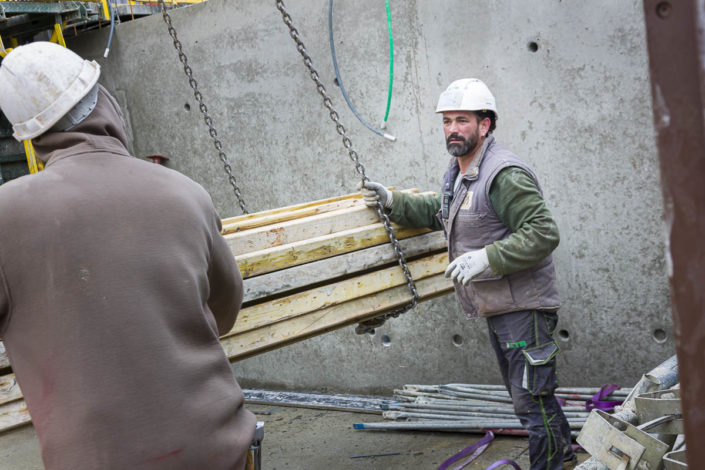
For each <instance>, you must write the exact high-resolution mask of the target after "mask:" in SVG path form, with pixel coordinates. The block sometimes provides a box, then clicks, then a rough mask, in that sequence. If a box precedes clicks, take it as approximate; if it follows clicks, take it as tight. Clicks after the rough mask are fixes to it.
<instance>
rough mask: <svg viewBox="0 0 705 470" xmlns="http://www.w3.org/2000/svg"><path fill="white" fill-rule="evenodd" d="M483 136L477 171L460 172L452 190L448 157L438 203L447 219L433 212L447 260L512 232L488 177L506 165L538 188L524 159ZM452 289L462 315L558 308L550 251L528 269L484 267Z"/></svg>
mask: <svg viewBox="0 0 705 470" xmlns="http://www.w3.org/2000/svg"><path fill="white" fill-rule="evenodd" d="M487 139H488V140H489V141H488V142H487V145H486V150H485V152H484V154H483V155H481V156H480V157H481V158H482V160H481V161H480V165H479V167H478V168H477V171H470V172H469V173H470V174H466V175H464V176H463V179H462V181H461V182H460V184H459V185H458V187H457V189H455V191H453V185H454V183H455V179H456V178H457V175H458V172H459V167H458V162H457V159H456V158H452V159H451V163H450V166H449V167H448V170H447V171H446V173H445V175H444V177H443V188H442V191H443V195H444V198H445V201H444V204H443V205H445V206H446V207H445V210H446V211H448V214H447V215H448V217H447V218H443V217H442V216H441V213H442V212H443V210H444V209H443V208H442V209H441V212H439V214H438V215H439V218H440V219H441V221H442V222H443V225H444V229H445V233H446V237H447V238H448V255H449V257H450V260H451V261H452V260H454V259H455V258H456V257H458V256H460V255H462V254H464V253H467V252H468V251H473V250H479V249H481V248H484V247H485V246H486V245H490V244H492V243H494V242H496V241H498V240H503V239H505V238H507V237H509V236H510V235H511V234H512V232H511V231H510V230H509V228H508V227H507V226H506V225H504V223H503V222H502V221H501V220H500V219H499V217H498V216H497V213H496V212H495V211H494V208H493V207H492V202H491V201H490V187H491V185H492V181H493V180H494V178H495V177H496V176H497V174H498V173H499V172H500V171H501V170H503V169H504V168H507V167H510V166H516V167H519V168H521V169H523V170H525V171H526V172H527V173H528V174H529V175H531V177H532V178H533V180H534V182H535V183H536V186H537V187H538V189H539V192H541V187H540V186H539V183H538V179H537V178H536V175H535V174H534V172H533V171H531V169H530V168H529V167H528V166H526V164H525V163H524V162H522V161H521V160H519V158H518V157H517V156H516V155H514V154H513V153H512V152H510V151H509V150H507V149H506V148H504V147H503V146H502V145H500V144H498V143H497V142H496V141H495V140H494V137H493V136H491V135H490V136H488V137H487ZM451 193H452V199H451ZM541 194H543V193H541ZM455 292H456V294H457V296H458V300H459V301H460V304H461V306H462V307H463V310H464V311H465V314H466V315H467V317H468V318H474V317H478V316H480V317H489V316H493V315H499V314H502V313H508V312H515V311H520V310H546V311H556V310H558V307H560V298H559V296H558V290H557V289H556V273H555V269H554V267H553V259H552V257H551V255H548V256H547V257H546V258H544V259H543V260H541V261H540V262H539V263H537V264H536V265H535V266H533V267H531V268H528V269H525V270H523V271H519V272H516V273H514V274H509V275H506V276H496V275H493V274H492V271H491V270H490V269H489V268H488V269H486V270H485V272H483V273H482V274H480V275H479V276H478V277H476V278H475V279H473V280H472V281H470V283H469V284H468V285H467V286H463V285H462V284H459V283H457V282H456V283H455Z"/></svg>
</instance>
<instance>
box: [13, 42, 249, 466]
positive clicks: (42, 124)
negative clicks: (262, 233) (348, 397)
mask: <svg viewBox="0 0 705 470" xmlns="http://www.w3.org/2000/svg"><path fill="white" fill-rule="evenodd" d="M99 76H100V67H99V66H98V64H97V63H96V62H93V61H89V60H84V59H82V58H81V57H79V56H78V55H76V54H75V53H74V52H72V51H70V50H69V49H66V48H64V47H61V46H59V45H56V44H53V43H48V42H35V43H31V44H28V45H23V46H19V47H16V48H14V49H13V50H12V51H11V52H10V53H9V54H7V56H6V57H5V58H4V59H3V60H2V63H1V64H0V109H1V110H2V112H3V113H4V114H5V116H6V117H7V118H8V120H9V121H10V122H11V124H12V126H13V130H14V136H15V138H16V139H18V140H24V139H33V144H34V148H35V150H36V154H37V157H38V158H39V159H41V160H42V161H43V162H44V164H45V169H44V170H43V171H40V172H38V173H35V174H32V175H26V176H22V177H20V178H17V179H15V180H13V181H10V182H8V183H5V184H3V185H2V186H0V214H2V223H1V224H0V240H2V243H0V338H1V339H2V340H3V341H4V344H5V347H6V349H7V353H8V356H9V358H10V361H11V364H12V368H13V371H14V373H15V375H16V377H17V382H18V383H19V385H20V387H21V389H22V393H23V395H24V399H25V401H26V403H27V407H28V409H29V413H30V415H31V418H32V421H33V423H34V428H35V429H36V432H37V436H38V439H39V445H40V449H41V455H42V460H43V462H44V465H45V468H47V469H49V470H52V469H76V470H80V469H86V470H88V469H90V470H93V469H132V468H134V469H137V468H139V469H145V470H147V469H154V470H156V469H170V470H171V469H183V470H186V469H189V470H190V469H196V468H199V469H200V468H203V469H206V468H207V469H222V470H225V469H243V468H244V466H245V461H246V454H247V450H248V447H249V445H250V443H251V442H252V438H253V435H254V433H255V417H254V415H253V414H252V413H251V412H249V411H247V410H246V409H245V408H243V402H244V396H243V393H242V390H241V389H240V387H239V386H238V384H237V382H236V380H235V377H234V376H233V372H232V369H231V367H230V363H229V361H228V359H227V357H226V355H225V353H224V351H223V348H222V347H221V345H220V343H219V341H218V336H219V335H222V334H224V333H227V332H228V331H230V329H231V328H232V326H233V324H234V322H235V318H236V316H237V313H238V311H239V308H240V305H241V302H242V277H241V275H240V272H239V270H238V267H237V264H236V263H235V260H234V258H233V256H232V253H231V252H230V250H229V249H228V247H227V245H226V243H225V241H224V239H223V237H222V236H221V235H220V228H221V226H220V219H219V217H218V215H217V214H216V211H215V208H214V207H213V203H212V201H211V199H210V197H209V195H208V193H207V192H206V191H205V190H204V189H203V188H202V187H201V186H200V185H198V184H196V183H195V182H193V181H192V180H190V179H189V178H187V177H186V176H184V175H182V174H180V173H178V172H176V171H174V170H171V169H168V168H166V167H164V166H162V165H155V164H153V163H151V162H147V161H145V160H142V159H137V158H134V157H133V156H131V155H130V153H129V152H128V150H127V145H128V142H127V135H126V132H125V127H124V122H123V116H122V113H121V111H120V108H119V106H118V104H117V102H116V101H115V99H114V98H113V97H112V96H111V95H110V94H109V93H108V92H107V90H106V89H105V88H104V87H103V86H102V85H99V84H98V78H99Z"/></svg>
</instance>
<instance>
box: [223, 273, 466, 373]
mask: <svg viewBox="0 0 705 470" xmlns="http://www.w3.org/2000/svg"><path fill="white" fill-rule="evenodd" d="M416 289H417V291H418V293H419V299H420V300H427V299H430V298H432V297H436V296H439V295H442V294H445V293H448V292H450V291H451V290H452V289H453V284H452V283H451V282H450V281H449V280H448V279H446V278H445V277H444V275H443V274H437V275H435V276H431V277H428V278H426V279H421V280H420V281H418V282H417V283H416ZM410 298H411V294H410V293H409V289H408V288H407V286H406V285H403V286H398V287H394V288H392V289H388V290H386V291H382V292H378V293H376V294H374V295H369V296H366V297H361V298H359V299H355V300H351V301H349V302H344V303H342V304H338V305H333V306H331V307H328V308H324V309H320V310H316V311H313V312H310V313H307V314H305V315H299V316H297V317H294V318H290V319H288V320H285V321H282V322H278V323H274V324H271V325H267V326H264V327H262V328H257V329H255V330H250V331H247V332H244V333H241V334H236V335H233V336H229V337H227V338H222V339H221V340H220V343H221V345H222V346H223V348H224V349H225V352H226V354H227V356H228V357H229V358H230V360H232V361H234V360H239V359H245V358H247V357H250V356H254V355H256V354H261V353H264V352H267V351H270V350H272V349H276V348H280V347H283V346H286V345H287V344H291V343H295V342H297V341H301V340H304V339H307V338H310V337H312V336H317V335H320V334H323V333H326V332H328V331H332V330H335V329H338V328H342V327H344V326H346V325H350V324H353V323H356V322H359V321H361V320H365V319H368V318H372V317H375V316H378V315H380V314H382V313H384V312H387V311H390V310H392V309H394V308H399V307H403V306H404V305H406V304H408V302H409V301H410ZM407 314H408V315H413V313H411V312H409V313H407Z"/></svg>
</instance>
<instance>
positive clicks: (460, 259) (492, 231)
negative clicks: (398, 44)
mask: <svg viewBox="0 0 705 470" xmlns="http://www.w3.org/2000/svg"><path fill="white" fill-rule="evenodd" d="M436 113H439V114H442V116H443V130H444V134H445V139H446V148H447V150H448V153H450V154H451V156H452V158H451V159H450V163H449V166H448V169H447V170H446V173H445V175H444V177H443V186H442V188H441V191H440V194H438V195H424V194H411V193H404V192H400V191H390V190H388V189H386V188H385V186H384V185H382V184H380V183H376V182H366V183H365V184H364V186H363V187H360V186H358V187H359V189H361V192H362V195H363V197H364V199H365V203H366V204H367V205H368V206H371V207H374V206H376V205H377V204H378V203H381V204H382V206H383V207H384V208H385V209H386V210H387V211H388V213H389V217H390V219H391V220H392V221H393V222H396V223H398V224H400V225H403V226H408V227H428V228H431V229H434V230H444V231H445V234H446V237H447V239H448V254H449V259H450V261H451V262H450V264H449V266H448V269H447V270H446V276H447V277H450V278H451V279H452V280H453V283H454V286H455V292H456V295H457V298H458V300H459V302H460V304H461V306H462V308H463V310H464V312H465V314H466V316H467V317H468V318H469V319H473V318H478V317H481V318H485V320H486V322H487V326H488V330H489V337H490V342H491V344H492V346H493V347H494V349H495V352H496V356H497V361H498V363H499V367H500V371H501V374H502V377H503V379H504V382H505V385H506V387H507V390H508V391H509V393H510V395H511V397H512V400H513V402H514V408H515V411H516V414H517V416H518V417H519V419H520V421H521V423H522V424H523V426H524V427H525V428H526V429H527V430H528V433H529V453H530V459H531V469H532V470H539V469H540V470H546V469H549V470H557V469H561V468H563V461H564V458H565V459H566V460H569V461H574V460H575V456H574V454H573V452H572V451H571V450H570V442H571V441H570V428H569V426H568V422H567V420H566V418H565V415H564V414H563V412H562V410H561V407H560V405H559V403H558V401H557V400H556V398H555V396H554V390H555V389H556V388H557V386H558V384H557V379H556V370H555V369H556V355H557V354H558V346H557V344H556V343H555V341H554V340H553V331H554V329H555V327H556V323H557V321H558V317H557V311H558V308H559V306H560V299H559V296H558V291H557V289H556V274H555V270H554V266H553V261H552V258H551V252H553V250H554V249H555V248H556V247H557V246H558V242H559V233H558V227H557V225H556V223H555V221H554V219H553V216H552V215H551V212H550V211H549V209H548V207H547V206H546V203H545V200H544V198H543V194H542V191H541V188H540V186H539V182H538V178H537V177H536V174H535V173H534V172H533V171H532V170H531V169H530V168H529V167H528V166H527V165H526V163H524V162H523V161H521V160H520V159H519V158H518V157H517V156H516V155H515V154H514V153H512V152H511V151H509V150H508V149H507V148H505V147H503V146H502V145H501V144H500V143H499V142H497V140H496V139H495V138H494V136H493V135H492V132H493V131H494V130H495V128H496V125H497V119H498V113H497V106H496V103H495V98H494V96H493V95H492V93H491V92H490V90H489V89H488V88H487V86H486V85H485V84H484V83H483V82H482V81H480V80H478V79H476V78H466V79H462V80H456V81H454V82H453V83H451V84H450V86H448V88H447V89H446V90H445V91H444V92H443V93H441V95H440V98H439V99H438V106H437V107H436ZM374 325H375V324H374V323H373V322H372V323H370V326H374ZM364 327H365V323H362V324H361V325H360V328H359V329H360V330H364ZM564 453H565V455H564Z"/></svg>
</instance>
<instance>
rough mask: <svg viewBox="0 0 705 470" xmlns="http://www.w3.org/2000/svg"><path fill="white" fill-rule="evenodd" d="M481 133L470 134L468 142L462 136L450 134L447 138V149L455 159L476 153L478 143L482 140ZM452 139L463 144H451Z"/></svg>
mask: <svg viewBox="0 0 705 470" xmlns="http://www.w3.org/2000/svg"><path fill="white" fill-rule="evenodd" d="M479 134H480V133H479V132H475V135H472V134H470V136H469V137H468V139H467V140H466V139H465V137H463V136H462V135H460V134H450V135H449V136H448V137H447V138H446V148H447V149H448V153H449V154H451V155H453V156H454V157H462V156H463V155H467V154H469V153H472V152H474V151H475V149H476V148H477V143H478V142H479V140H480V135H479ZM451 139H459V140H461V141H462V142H463V143H462V144H458V143H452V144H451V143H449V142H450V140H451Z"/></svg>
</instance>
